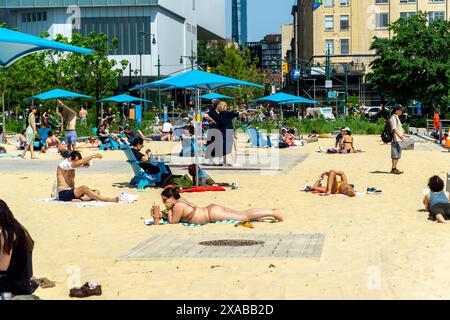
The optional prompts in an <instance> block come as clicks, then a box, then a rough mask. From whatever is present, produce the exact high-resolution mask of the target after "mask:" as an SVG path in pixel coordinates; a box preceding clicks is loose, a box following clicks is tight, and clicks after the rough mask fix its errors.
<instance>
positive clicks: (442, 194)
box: [423, 176, 450, 223]
mask: <svg viewBox="0 0 450 320" xmlns="http://www.w3.org/2000/svg"><path fill="white" fill-rule="evenodd" d="M428 187H429V188H430V191H431V192H430V193H428V194H426V195H425V198H424V199H423V204H424V205H425V210H427V211H428V212H429V213H430V215H429V219H430V220H432V221H437V222H439V223H446V222H447V221H446V220H449V219H450V201H449V199H450V195H449V193H448V192H447V191H444V181H443V180H442V179H441V178H440V177H439V176H432V177H431V178H430V180H429V181H428Z"/></svg>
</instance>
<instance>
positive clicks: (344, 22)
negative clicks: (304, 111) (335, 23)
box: [340, 15, 349, 30]
mask: <svg viewBox="0 0 450 320" xmlns="http://www.w3.org/2000/svg"><path fill="white" fill-rule="evenodd" d="M348 19H349V16H348V15H343V16H341V19H340V20H341V23H340V26H341V30H348V28H349V24H348Z"/></svg>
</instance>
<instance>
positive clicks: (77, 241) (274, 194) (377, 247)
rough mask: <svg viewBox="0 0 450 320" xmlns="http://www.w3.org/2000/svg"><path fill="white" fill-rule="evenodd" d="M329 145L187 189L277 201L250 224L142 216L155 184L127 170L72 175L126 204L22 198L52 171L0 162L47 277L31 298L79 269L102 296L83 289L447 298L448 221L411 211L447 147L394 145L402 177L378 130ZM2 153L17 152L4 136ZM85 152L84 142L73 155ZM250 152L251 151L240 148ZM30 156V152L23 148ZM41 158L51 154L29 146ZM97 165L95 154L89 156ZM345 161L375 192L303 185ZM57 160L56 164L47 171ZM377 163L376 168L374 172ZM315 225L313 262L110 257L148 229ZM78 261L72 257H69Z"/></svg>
mask: <svg viewBox="0 0 450 320" xmlns="http://www.w3.org/2000/svg"><path fill="white" fill-rule="evenodd" d="M319 145H320V146H322V147H323V148H327V147H330V146H333V145H334V139H320V140H319V142H316V143H311V144H307V145H306V146H305V147H302V148H299V149H293V150H277V149H273V152H276V153H278V152H279V153H280V155H279V156H280V157H289V156H291V155H292V154H299V153H300V154H305V155H308V157H307V158H306V159H305V160H304V161H303V162H301V163H299V164H298V165H296V166H295V167H293V168H291V169H290V170H285V171H283V172H281V173H279V174H276V175H261V174H259V173H258V172H255V173H254V174H248V173H247V174H245V175H244V174H234V173H232V172H230V171H227V172H223V173H220V174H213V178H214V179H215V180H216V181H225V182H231V181H236V182H238V183H239V185H240V188H239V189H237V190H227V191H226V192H216V193H214V192H213V193H198V194H188V195H186V198H187V199H188V200H190V201H192V202H194V203H196V204H198V205H201V206H203V205H208V204H210V203H212V202H217V203H219V204H223V205H225V206H229V207H232V208H235V209H247V208H249V207H269V208H275V207H278V208H280V209H281V210H282V212H283V213H284V215H285V218H286V219H285V222H282V223H267V222H260V223H256V224H255V228H254V229H248V228H243V227H239V228H236V227H234V225H232V224H223V225H206V226H203V227H199V228H187V227H184V226H181V225H169V226H145V225H144V220H143V219H144V218H149V217H150V213H149V210H150V207H151V205H152V204H153V203H154V202H156V203H161V198H160V192H161V189H147V190H149V191H148V192H145V193H141V192H137V190H136V189H130V188H128V187H126V186H125V184H126V183H128V182H129V180H130V179H131V171H130V173H120V174H116V173H111V172H104V173H97V172H96V173H92V174H89V171H84V172H80V174H78V176H77V180H76V182H77V185H83V184H85V185H88V186H91V187H94V188H96V189H99V190H101V191H102V193H103V194H105V195H109V196H113V195H117V194H118V193H119V192H121V191H127V192H130V193H133V194H137V195H139V200H138V201H137V202H136V203H133V204H129V205H113V206H108V207H99V208H74V207H67V206H60V205H54V204H47V203H40V202H35V201H32V199H33V198H48V197H50V193H51V188H52V184H53V181H54V180H55V173H48V172H36V171H30V172H12V173H5V172H3V171H2V170H1V167H2V165H3V164H4V163H6V162H11V161H16V162H19V161H32V160H22V159H0V176H1V184H0V197H1V198H2V199H3V200H5V201H6V202H7V203H8V204H9V206H10V207H11V209H12V211H13V213H14V215H15V216H16V217H17V219H18V220H19V221H20V222H21V223H22V224H23V225H24V226H26V228H27V229H28V230H29V232H30V233H31V235H32V237H33V238H34V240H35V242H36V244H35V250H34V253H33V259H34V275H35V276H36V277H46V278H48V279H50V280H52V281H55V282H56V286H55V287H54V288H50V289H38V290H37V291H36V295H37V296H39V297H40V298H41V299H70V298H69V295H68V294H69V288H68V283H69V284H70V283H72V282H71V281H73V279H75V278H76V276H75V275H76V272H75V271H76V270H77V269H76V268H78V267H79V270H80V281H81V284H83V283H84V282H86V281H89V280H90V281H95V282H98V283H101V285H102V287H103V295H102V296H100V297H91V298H89V299H449V298H450V290H449V289H450V276H448V275H447V273H446V270H448V268H449V267H450V260H449V259H448V252H449V250H450V243H449V242H448V238H449V234H450V225H442V224H437V223H433V222H430V221H428V220H427V215H428V214H427V213H426V212H421V211H420V210H421V209H423V205H422V189H423V188H425V186H426V184H427V180H428V178H429V177H430V176H432V175H434V174H438V175H440V176H441V178H443V179H446V173H447V172H449V171H450V165H449V164H450V161H449V156H450V154H449V153H443V152H441V151H440V150H436V151H430V150H425V148H418V147H417V148H416V150H411V151H404V153H403V158H402V159H401V160H400V162H399V169H401V170H404V171H405V173H404V174H403V175H400V176H396V175H391V174H386V173H383V172H388V171H389V170H390V146H388V145H383V144H382V143H381V142H380V139H379V136H356V137H355V147H356V148H362V149H364V150H365V152H364V153H361V154H350V155H326V154H318V153H316V152H315V151H316V150H317V149H318V146H319ZM178 146H179V143H157V142H152V143H148V144H147V145H146V147H151V148H152V150H153V152H157V153H171V152H173V150H174V148H175V149H176V148H178ZM7 149H8V151H9V153H11V154H18V153H19V152H18V151H17V150H13V146H12V145H11V146H7ZM93 152H94V151H91V150H85V151H83V155H90V154H92V153H93ZM250 152H254V151H250ZM104 155H105V157H104V159H103V160H100V161H104V160H123V163H122V162H121V163H122V164H121V165H123V166H128V164H126V163H125V157H124V155H123V152H121V151H116V152H111V151H108V152H104ZM28 157H29V154H28ZM39 157H40V158H41V159H39V160H34V161H41V162H45V161H49V160H55V159H58V158H59V156H58V155H55V154H45V155H39ZM94 165H95V164H94ZM329 169H337V170H343V171H345V173H346V174H347V176H348V178H349V181H350V183H353V184H355V186H356V189H357V190H358V191H363V192H365V190H366V188H367V187H376V188H379V189H382V190H383V193H382V194H380V195H364V196H359V197H356V198H348V197H338V196H328V197H321V196H318V195H313V194H308V193H305V192H301V191H300V188H301V187H302V186H303V185H304V184H306V183H309V184H313V183H314V181H315V180H316V179H317V177H318V176H319V175H320V173H322V172H323V171H325V170H329ZM55 170H56V169H55ZM376 172H381V173H376ZM167 233H168V234H184V233H192V234H218V235H221V236H229V237H232V236H233V235H236V234H243V233H253V234H259V233H261V234H289V233H324V234H326V240H325V245H324V248H323V251H322V255H321V258H320V260H319V261H316V260H309V259H277V258H273V259H272V258H271V259H264V260H254V259H200V260H199V259H197V260H194V259H190V260H186V259H183V260H167V261H160V260H159V261H138V262H137V261H123V260H119V259H118V258H119V257H120V256H121V255H122V254H123V253H124V252H126V251H128V250H130V249H131V248H133V247H135V246H137V245H138V244H139V243H141V242H143V241H145V240H146V239H148V238H150V237H151V236H153V235H156V234H167ZM73 266H78V267H73Z"/></svg>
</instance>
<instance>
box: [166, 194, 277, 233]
mask: <svg viewBox="0 0 450 320" xmlns="http://www.w3.org/2000/svg"><path fill="white" fill-rule="evenodd" d="M161 198H162V201H163V203H164V205H165V207H166V208H167V209H168V213H167V214H164V213H163V218H164V219H166V220H168V221H169V223H171V224H175V223H179V222H180V221H181V222H187V223H194V224H207V223H212V222H216V221H223V220H238V221H250V220H253V219H261V218H265V217H272V218H274V219H275V220H278V221H283V215H282V214H281V211H280V210H279V209H250V210H246V211H238V210H233V209H228V208H225V207H223V206H220V205H218V204H210V205H209V206H207V207H206V208H201V207H198V206H196V205H195V204H193V203H190V202H188V201H186V200H185V199H183V198H181V196H180V191H179V189H178V188H170V187H169V188H166V189H164V191H163V192H162V193H161Z"/></svg>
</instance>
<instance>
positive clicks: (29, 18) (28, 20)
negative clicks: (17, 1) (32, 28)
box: [27, 12, 31, 22]
mask: <svg viewBox="0 0 450 320" xmlns="http://www.w3.org/2000/svg"><path fill="white" fill-rule="evenodd" d="M27 22H31V12H28V13H27Z"/></svg>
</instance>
